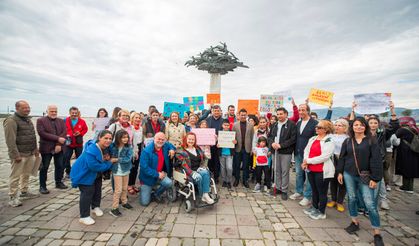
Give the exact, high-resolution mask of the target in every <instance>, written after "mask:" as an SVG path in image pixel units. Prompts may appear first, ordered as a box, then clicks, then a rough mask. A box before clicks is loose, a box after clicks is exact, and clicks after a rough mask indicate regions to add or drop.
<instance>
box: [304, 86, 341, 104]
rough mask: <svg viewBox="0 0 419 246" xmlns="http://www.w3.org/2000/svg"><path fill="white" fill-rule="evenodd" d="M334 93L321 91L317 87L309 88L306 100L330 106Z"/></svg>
mask: <svg viewBox="0 0 419 246" xmlns="http://www.w3.org/2000/svg"><path fill="white" fill-rule="evenodd" d="M334 94H335V93H333V92H330V91H323V90H319V89H314V88H313V89H311V90H310V95H309V96H308V100H309V101H310V102H312V103H317V104H321V105H326V106H330V104H331V103H332V100H333V95H334Z"/></svg>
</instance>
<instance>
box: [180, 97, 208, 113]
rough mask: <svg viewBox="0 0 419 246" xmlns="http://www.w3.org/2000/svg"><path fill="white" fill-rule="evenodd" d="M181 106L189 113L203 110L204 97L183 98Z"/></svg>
mask: <svg viewBox="0 0 419 246" xmlns="http://www.w3.org/2000/svg"><path fill="white" fill-rule="evenodd" d="M183 104H184V105H185V107H186V108H187V109H189V111H191V112H194V111H198V110H203V109H204V97H203V96H197V97H184V98H183Z"/></svg>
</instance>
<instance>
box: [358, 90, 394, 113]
mask: <svg viewBox="0 0 419 246" xmlns="http://www.w3.org/2000/svg"><path fill="white" fill-rule="evenodd" d="M354 101H355V103H356V107H355V112H356V113H358V114H380V113H384V112H388V111H389V110H390V101H391V93H368V94H357V95H354Z"/></svg>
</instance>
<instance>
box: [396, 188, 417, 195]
mask: <svg viewBox="0 0 419 246" xmlns="http://www.w3.org/2000/svg"><path fill="white" fill-rule="evenodd" d="M396 190H397V191H401V192H406V193H408V194H413V190H405V189H403V187H397V188H396Z"/></svg>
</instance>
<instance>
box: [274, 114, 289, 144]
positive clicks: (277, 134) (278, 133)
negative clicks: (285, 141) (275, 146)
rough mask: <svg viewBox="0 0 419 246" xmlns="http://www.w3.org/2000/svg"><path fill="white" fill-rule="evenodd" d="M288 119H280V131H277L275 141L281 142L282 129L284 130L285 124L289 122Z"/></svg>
mask: <svg viewBox="0 0 419 246" xmlns="http://www.w3.org/2000/svg"><path fill="white" fill-rule="evenodd" d="M287 121H288V119H286V120H285V121H284V122H281V121H278V125H277V126H278V131H277V133H276V138H275V142H276V143H279V140H280V137H281V130H282V126H283V125H285V123H287Z"/></svg>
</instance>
